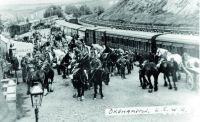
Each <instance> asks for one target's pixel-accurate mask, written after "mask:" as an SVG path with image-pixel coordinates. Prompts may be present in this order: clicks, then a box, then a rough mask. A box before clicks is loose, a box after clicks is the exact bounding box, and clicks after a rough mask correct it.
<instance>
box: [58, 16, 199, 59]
mask: <svg viewBox="0 0 200 122" xmlns="http://www.w3.org/2000/svg"><path fill="white" fill-rule="evenodd" d="M56 24H58V25H59V26H60V27H61V28H62V29H63V30H64V33H65V34H67V35H69V36H73V37H82V39H84V41H85V43H86V44H87V45H91V44H100V45H107V46H109V47H111V48H122V49H124V50H137V51H145V52H152V53H156V50H157V48H164V49H167V50H169V51H170V52H172V53H178V54H180V55H183V53H185V52H186V53H188V54H190V55H191V56H193V57H197V58H199V42H200V36H194V35H180V34H171V33H158V32H143V31H131V30H121V29H115V28H110V27H100V26H96V27H86V26H84V25H77V24H72V23H69V22H66V21H65V20H57V21H56Z"/></svg>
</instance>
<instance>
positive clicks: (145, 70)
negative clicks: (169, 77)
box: [140, 61, 158, 93]
mask: <svg viewBox="0 0 200 122" xmlns="http://www.w3.org/2000/svg"><path fill="white" fill-rule="evenodd" d="M145 76H146V77H147V80H148V83H147V84H149V90H148V92H149V93H151V92H152V91H153V88H154V91H158V68H157V66H156V64H155V63H154V62H148V61H146V62H144V64H143V66H142V68H141V70H140V80H141V77H142V78H143V79H145ZM151 76H153V77H154V86H153V85H152V83H151ZM145 82H146V79H145V81H143V82H142V81H140V83H141V84H142V87H143V88H145V87H146V85H147V84H146V83H145Z"/></svg>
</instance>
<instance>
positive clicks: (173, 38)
mask: <svg viewBox="0 0 200 122" xmlns="http://www.w3.org/2000/svg"><path fill="white" fill-rule="evenodd" d="M156 40H157V41H167V42H176V43H184V44H194V45H199V42H200V36H191V35H177V34H164V35H160V36H158V37H157V38H156Z"/></svg>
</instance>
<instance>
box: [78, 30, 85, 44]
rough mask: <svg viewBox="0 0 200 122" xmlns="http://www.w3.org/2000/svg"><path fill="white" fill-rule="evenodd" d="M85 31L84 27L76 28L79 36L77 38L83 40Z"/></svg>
mask: <svg viewBox="0 0 200 122" xmlns="http://www.w3.org/2000/svg"><path fill="white" fill-rule="evenodd" d="M85 31H86V27H84V26H83V27H80V28H79V29H78V36H79V39H83V40H84V41H85Z"/></svg>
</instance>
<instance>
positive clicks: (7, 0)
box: [0, 0, 86, 5]
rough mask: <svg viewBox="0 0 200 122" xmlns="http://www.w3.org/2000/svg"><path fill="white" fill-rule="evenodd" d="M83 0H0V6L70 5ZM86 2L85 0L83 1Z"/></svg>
mask: <svg viewBox="0 0 200 122" xmlns="http://www.w3.org/2000/svg"><path fill="white" fill-rule="evenodd" d="M78 1H84V0H0V5H10V4H38V3H64V2H65V3H72V2H78ZM85 1H86V0H85Z"/></svg>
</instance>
